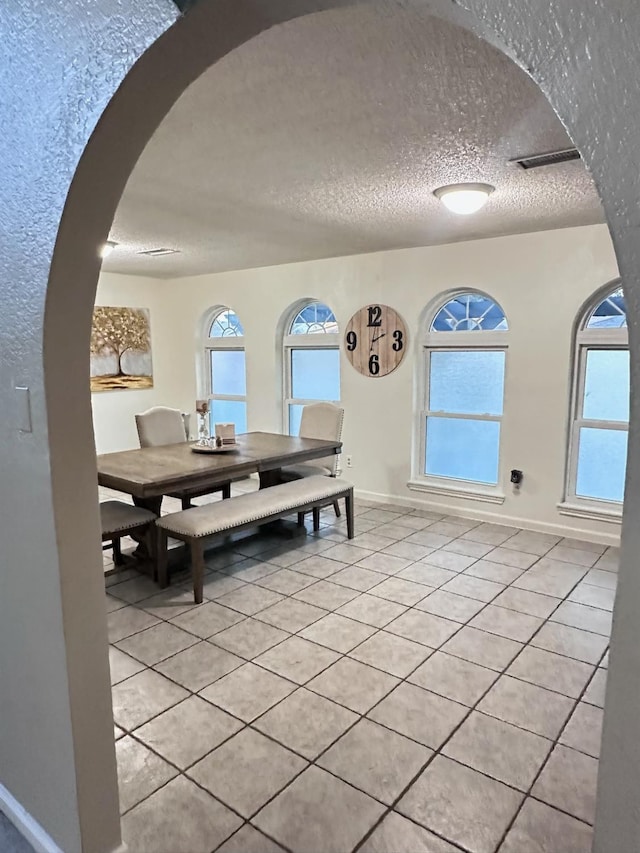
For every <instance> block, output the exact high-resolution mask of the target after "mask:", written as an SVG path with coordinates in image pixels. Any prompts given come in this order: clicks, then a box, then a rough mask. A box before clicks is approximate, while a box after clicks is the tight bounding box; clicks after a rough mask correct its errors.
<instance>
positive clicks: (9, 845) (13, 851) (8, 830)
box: [0, 812, 34, 853]
mask: <svg viewBox="0 0 640 853" xmlns="http://www.w3.org/2000/svg"><path fill="white" fill-rule="evenodd" d="M0 850H1V851H2V853H34V849H33V847H32V846H31V845H30V844H29V842H28V841H26V840H25V839H24V838H23V837H22V835H20V833H19V832H18V830H17V829H16V828H15V827H14V825H13V824H12V823H10V821H9V820H8V818H6V817H5V815H3V814H2V812H0Z"/></svg>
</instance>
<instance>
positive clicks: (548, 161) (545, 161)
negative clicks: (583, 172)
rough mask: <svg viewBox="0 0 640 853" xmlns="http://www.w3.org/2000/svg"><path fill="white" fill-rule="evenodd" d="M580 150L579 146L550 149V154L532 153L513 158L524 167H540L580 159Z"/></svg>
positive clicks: (513, 161) (514, 161)
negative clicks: (529, 155)
mask: <svg viewBox="0 0 640 853" xmlns="http://www.w3.org/2000/svg"><path fill="white" fill-rule="evenodd" d="M579 159H580V152H579V151H578V149H577V148H564V149H563V150H562V151H550V152H549V153H548V154H532V155H531V157H518V158H516V159H515V160H512V161H511V162H512V163H517V164H518V166H520V167H521V168H522V169H538V168H540V167H541V166H555V165H557V164H558V163H569V162H570V161H571V160H579Z"/></svg>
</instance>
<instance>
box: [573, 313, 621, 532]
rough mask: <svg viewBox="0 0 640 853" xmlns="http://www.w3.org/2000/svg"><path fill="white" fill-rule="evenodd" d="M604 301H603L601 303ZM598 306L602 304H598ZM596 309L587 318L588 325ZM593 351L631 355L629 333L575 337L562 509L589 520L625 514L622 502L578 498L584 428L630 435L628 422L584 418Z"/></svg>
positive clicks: (597, 332) (596, 332)
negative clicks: (579, 510)
mask: <svg viewBox="0 0 640 853" xmlns="http://www.w3.org/2000/svg"><path fill="white" fill-rule="evenodd" d="M599 301H602V300H599ZM595 304H596V305H597V304H599V302H596V303H595ZM592 310H593V306H592V307H591V308H590V309H589V311H587V312H586V313H585V314H584V317H583V323H586V321H587V318H588V317H589V316H590V314H591V311H592ZM590 350H619V351H622V352H628V351H629V343H628V331H627V329H626V328H622V329H608V330H606V331H605V330H603V329H586V328H584V325H583V327H582V328H581V330H580V331H579V332H578V334H577V335H576V345H575V355H574V360H573V383H572V385H573V388H572V395H571V413H570V414H571V422H570V425H569V444H568V452H567V465H566V469H567V472H566V482H565V490H564V500H563V501H561V502H560V505H559V506H562V507H576V508H583V511H584V512H587V513H588V514H589V515H590V516H593V517H597V516H598V515H599V516H601V517H602V516H603V515H607V516H608V515H609V514H610V513H613V514H616V515H617V513H618V511H619V512H620V513H621V512H622V505H623V501H608V500H604V499H603V498H593V497H588V496H587V495H578V494H577V493H576V488H577V485H578V454H579V451H580V430H581V429H582V428H585V427H586V428H593V429H611V430H619V431H622V432H626V433H627V434H628V432H629V421H607V420H595V419H593V418H584V417H583V415H582V409H583V404H584V391H585V383H586V375H587V356H588V354H589V351H590Z"/></svg>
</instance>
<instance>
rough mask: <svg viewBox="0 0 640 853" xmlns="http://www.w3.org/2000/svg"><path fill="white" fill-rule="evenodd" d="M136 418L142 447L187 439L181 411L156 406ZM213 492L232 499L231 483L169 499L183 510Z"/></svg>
mask: <svg viewBox="0 0 640 853" xmlns="http://www.w3.org/2000/svg"><path fill="white" fill-rule="evenodd" d="M135 417H136V427H137V430H138V438H139V440H140V447H162V446H163V445H165V444H179V443H180V442H182V441H185V440H186V439H187V435H186V431H185V422H184V419H183V417H182V412H181V411H180V409H170V408H169V407H167V406H154V407H153V408H151V409H147V411H146V412H142V413H141V414H139V415H136V416H135ZM213 492H222V497H223V499H224V498H230V497H231V482H230V481H229V482H226V483H221V484H220V485H219V486H213V487H209V488H207V489H204V490H202V489H200V490H186V491H182V492H173V493H171V494H170V495H169V497H172V498H179V499H180V500H181V501H182V509H188V508H189V507H190V506H191V501H192V499H193V498H199V497H201V496H202V495H209V494H212V493H213Z"/></svg>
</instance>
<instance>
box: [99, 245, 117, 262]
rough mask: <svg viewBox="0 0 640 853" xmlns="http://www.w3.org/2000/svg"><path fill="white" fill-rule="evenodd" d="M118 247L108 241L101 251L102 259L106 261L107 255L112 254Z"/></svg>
mask: <svg viewBox="0 0 640 853" xmlns="http://www.w3.org/2000/svg"><path fill="white" fill-rule="evenodd" d="M117 245H118V244H117V243H114V242H113V240H107V242H106V243H105V244H104V246H103V247H102V248H101V249H100V257H101V258H102V259H103V260H104V258H106V257H107V255H110V254H111V252H113V250H114V249H115V247H116V246H117Z"/></svg>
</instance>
